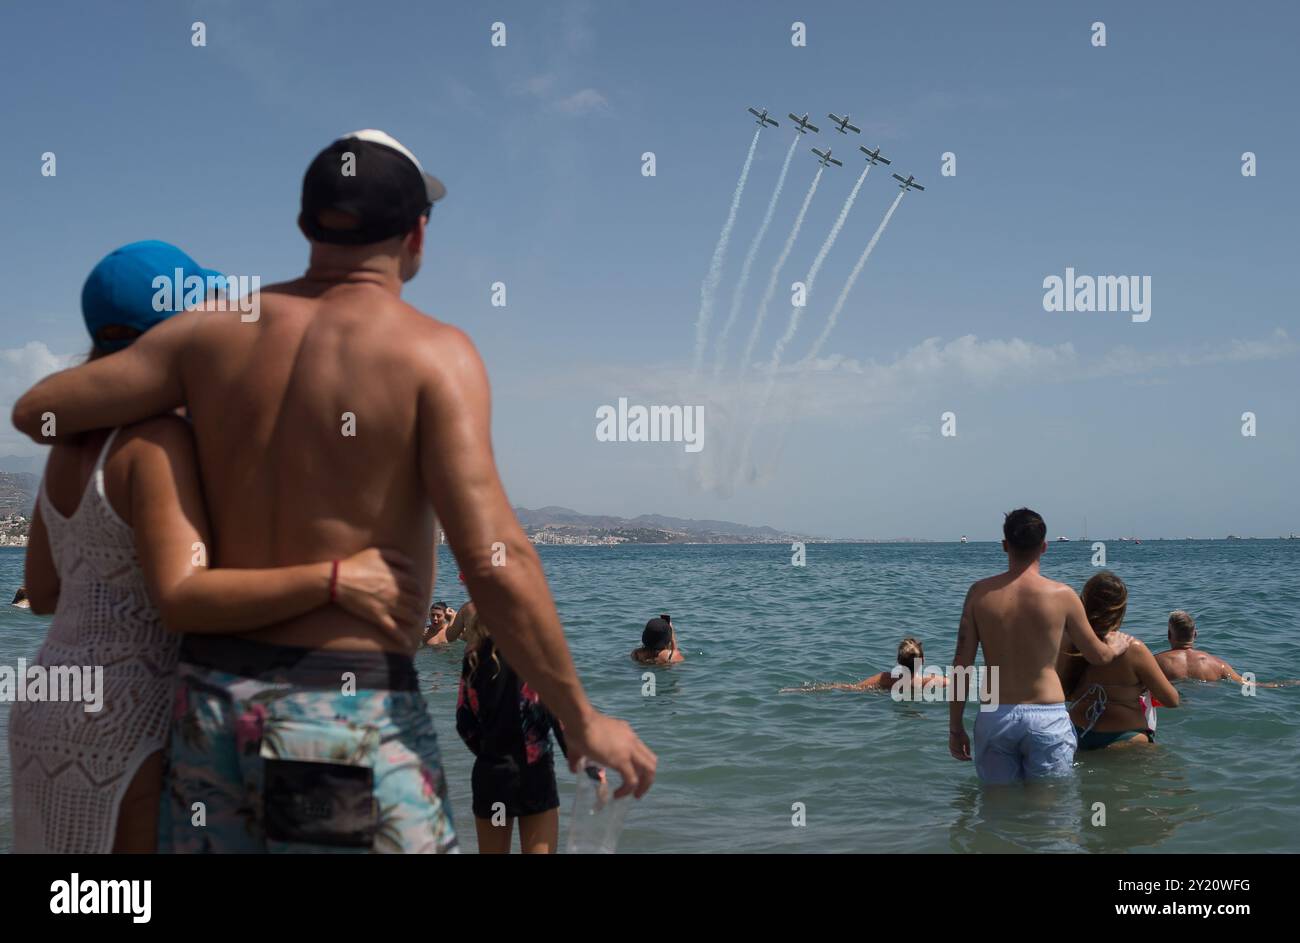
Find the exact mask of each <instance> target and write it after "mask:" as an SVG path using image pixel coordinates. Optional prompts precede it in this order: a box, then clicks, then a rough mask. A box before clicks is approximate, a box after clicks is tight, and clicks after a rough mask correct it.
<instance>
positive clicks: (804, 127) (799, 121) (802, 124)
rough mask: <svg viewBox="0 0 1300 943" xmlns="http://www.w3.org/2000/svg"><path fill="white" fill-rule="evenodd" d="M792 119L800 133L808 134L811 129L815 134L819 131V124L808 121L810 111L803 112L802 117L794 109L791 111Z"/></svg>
mask: <svg viewBox="0 0 1300 943" xmlns="http://www.w3.org/2000/svg"><path fill="white" fill-rule="evenodd" d="M790 120H791V121H793V122H794V123H795V130H797V131H798V132H799V133H800V134H807V133H808V132H809V131H812V132H813V133H814V134H816V133H817V132H818V128H817V125H815V124H810V123H809V122H808V112H806V111H805V112H804V113H803V117H802V118H800V117H799V116H798V115H796V114H795V113H794V112H793V111H792V112H790Z"/></svg>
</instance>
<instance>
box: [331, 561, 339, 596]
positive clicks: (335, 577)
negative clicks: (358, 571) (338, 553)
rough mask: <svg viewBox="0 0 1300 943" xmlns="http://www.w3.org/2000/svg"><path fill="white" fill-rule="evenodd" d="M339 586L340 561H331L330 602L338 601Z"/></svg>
mask: <svg viewBox="0 0 1300 943" xmlns="http://www.w3.org/2000/svg"><path fill="white" fill-rule="evenodd" d="M338 588H339V561H337V560H334V561H331V563H330V602H337V601H338V600H337V596H338Z"/></svg>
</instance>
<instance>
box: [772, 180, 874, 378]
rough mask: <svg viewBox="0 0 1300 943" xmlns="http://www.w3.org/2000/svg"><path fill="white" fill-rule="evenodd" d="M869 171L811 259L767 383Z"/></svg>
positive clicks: (796, 328) (775, 353) (791, 336)
mask: <svg viewBox="0 0 1300 943" xmlns="http://www.w3.org/2000/svg"><path fill="white" fill-rule="evenodd" d="M870 171H871V165H870V164H867V166H865V167H863V168H862V173H861V174H859V175H858V182H857V183H855V184H854V185H853V190H852V192H850V193H849V198H848V199H847V200H845V201H844V206H843V207H841V208H840V215H839V216H837V217H836V218H835V225H833V226H832V227H831V231H830V232H829V233H827V234H826V239H825V241H824V242H822V247H821V249H820V250H818V252H817V257H816V258H815V259H813V264H812V266H811V267H810V268H809V269H808V277H807V278H806V279H804V303H803V305H802V306H801V305H791V306H790V321H789V323H787V324H786V326H785V333H784V334H782V335H781V338H780V339H779V340H778V341H777V342H776V346H775V347H774V348H772V360H771V363H770V364H769V366H768V370H769V376H768V383H769V384H771V383H774V382H775V381H776V368H777V367H778V366H780V364H781V355H782V354H783V353H785V348H786V345H787V344H789V343H790V341H791V340H793V339H794V335H795V332H797V331H798V330H799V319H800V318H801V317H802V315H803V309H804V308H805V307H807V305H808V300H809V299H810V298H811V297H812V290H813V283H814V282H815V281H817V273H818V272H819V271H821V267H822V263H824V262H825V261H826V256H828V255H830V251H831V246H833V245H835V240H836V239H837V238H838V237H839V234H840V230H841V229H843V228H844V222H845V220H847V219H848V218H849V210H851V209H853V201H854V200H856V199H857V198H858V191H859V190H861V189H862V182H863V181H864V180H866V179H867V174H868V173H869V172H870Z"/></svg>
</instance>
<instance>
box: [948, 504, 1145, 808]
mask: <svg viewBox="0 0 1300 943" xmlns="http://www.w3.org/2000/svg"><path fill="white" fill-rule="evenodd" d="M1002 535H1003V538H1004V539H1003V541H1002V549H1003V550H1004V551H1006V554H1007V571H1006V572H1005V573H1000V574H998V575H997V576H991V577H989V578H988V579H983V580H980V581H979V582H977V583H975V584H974V585H972V586H971V588H970V591H969V592H967V594H966V602H965V605H964V606H963V607H962V614H961V625H960V627H959V629H958V632H957V652H956V654H955V655H954V656H953V666H954V667H955V668H966V667H969V666H971V665H973V664H974V663H975V655H976V652H977V651H978V650H979V649H980V648H981V647H982V648H983V650H984V663H985V665H987V666H988V668H989V669H993V668H996V669H997V674H996V675H991V677H992V680H991V684H992V685H996V689H995V690H994V692H993V693H994V700H995V701H996V702H997V705H998V706H997V707H996V708H995V709H993V710H991V711H985V710H984V709H983V708H981V710H980V713H979V717H978V718H977V719H976V721H975V752H974V757H973V758H974V760H975V770H976V772H977V773H979V777H980V779H981V780H982V781H983V782H984V783H988V784H1003V783H1013V782H1020V781H1023V780H1030V779H1046V778H1054V777H1061V776H1066V775H1069V773H1070V771H1071V769H1072V764H1073V760H1074V751H1075V734H1074V726H1073V725H1072V724H1071V723H1070V715H1069V714H1068V713H1066V710H1065V693H1064V692H1063V691H1062V690H1061V679H1060V677H1059V676H1058V675H1057V673H1056V658H1057V654H1058V653H1059V652H1060V650H1061V643H1062V633H1064V634H1065V635H1067V636H1068V637H1069V639H1070V641H1072V642H1073V643H1074V645H1075V648H1077V649H1078V651H1079V652H1080V653H1082V655H1083V656H1084V658H1086V659H1087V660H1088V662H1089V663H1090V664H1094V665H1104V664H1106V663H1107V662H1109V661H1111V660H1112V659H1113V658H1115V657H1116V656H1117V655H1120V654H1122V653H1123V652H1124V650H1125V649H1126V648H1127V647H1128V644H1129V642H1130V641H1131V640H1132V639H1131V637H1130V636H1128V635H1124V634H1123V633H1120V632H1112V633H1111V636H1112V637H1110V638H1108V639H1107V643H1103V642H1102V641H1101V640H1100V639H1098V638H1097V635H1096V633H1094V632H1093V631H1092V628H1091V627H1090V626H1089V625H1088V617H1087V615H1086V614H1085V613H1084V610H1083V603H1081V602H1080V601H1079V596H1078V594H1077V593H1075V591H1074V590H1073V589H1071V588H1070V587H1069V586H1067V585H1066V584H1064V583H1058V582H1056V581H1055V580H1049V579H1047V578H1046V577H1045V576H1043V575H1042V574H1041V573H1040V572H1039V570H1038V564H1039V559H1040V558H1041V557H1042V555H1043V554H1044V553H1045V552H1046V551H1047V542H1046V540H1047V525H1046V524H1045V523H1043V519H1042V517H1040V516H1039V515H1038V514H1036V513H1035V512H1033V511H1031V510H1029V509H1028V508H1020V509H1019V510H1015V511H1012V512H1011V513H1010V514H1008V515H1007V516H1006V520H1005V521H1004V522H1003V524H1002ZM954 688H955V691H954V697H953V700H952V701H951V703H950V707H949V724H948V752H949V753H951V754H952V755H953V757H954V758H955V759H958V760H970V759H972V755H971V744H970V738H969V737H967V736H966V725H965V722H964V720H963V718H962V712H963V711H964V710H965V708H966V696H967V693H968V692H967V691H966V690H965V689H964V686H963V684H962V683H961V682H960V681H958V683H957V684H955V685H954Z"/></svg>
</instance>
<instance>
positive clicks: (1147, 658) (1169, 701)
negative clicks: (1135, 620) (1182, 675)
mask: <svg viewBox="0 0 1300 943" xmlns="http://www.w3.org/2000/svg"><path fill="white" fill-rule="evenodd" d="M1127 657H1128V658H1129V659H1131V661H1130V664H1132V666H1133V672H1134V673H1135V674H1136V675H1137V676H1138V680H1139V681H1141V682H1142V683H1143V684H1144V685H1146V688H1147V690H1148V691H1150V692H1151V693H1152V694H1154V695H1155V697H1156V700H1158V701H1159V702H1160V703H1161V704H1163V705H1164V706H1165V707H1177V706H1178V689H1177V688H1175V687H1174V686H1173V685H1172V684H1170V683H1169V679H1168V678H1166V677H1165V673H1164V672H1163V671H1162V670H1161V669H1160V663H1159V662H1157V661H1156V656H1155V655H1153V654H1151V649H1149V648H1147V647H1146V646H1145V645H1143V644H1142V643H1141V642H1139V641H1137V640H1136V639H1134V640H1133V644H1132V645H1130V646H1129V650H1128V655H1127Z"/></svg>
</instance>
